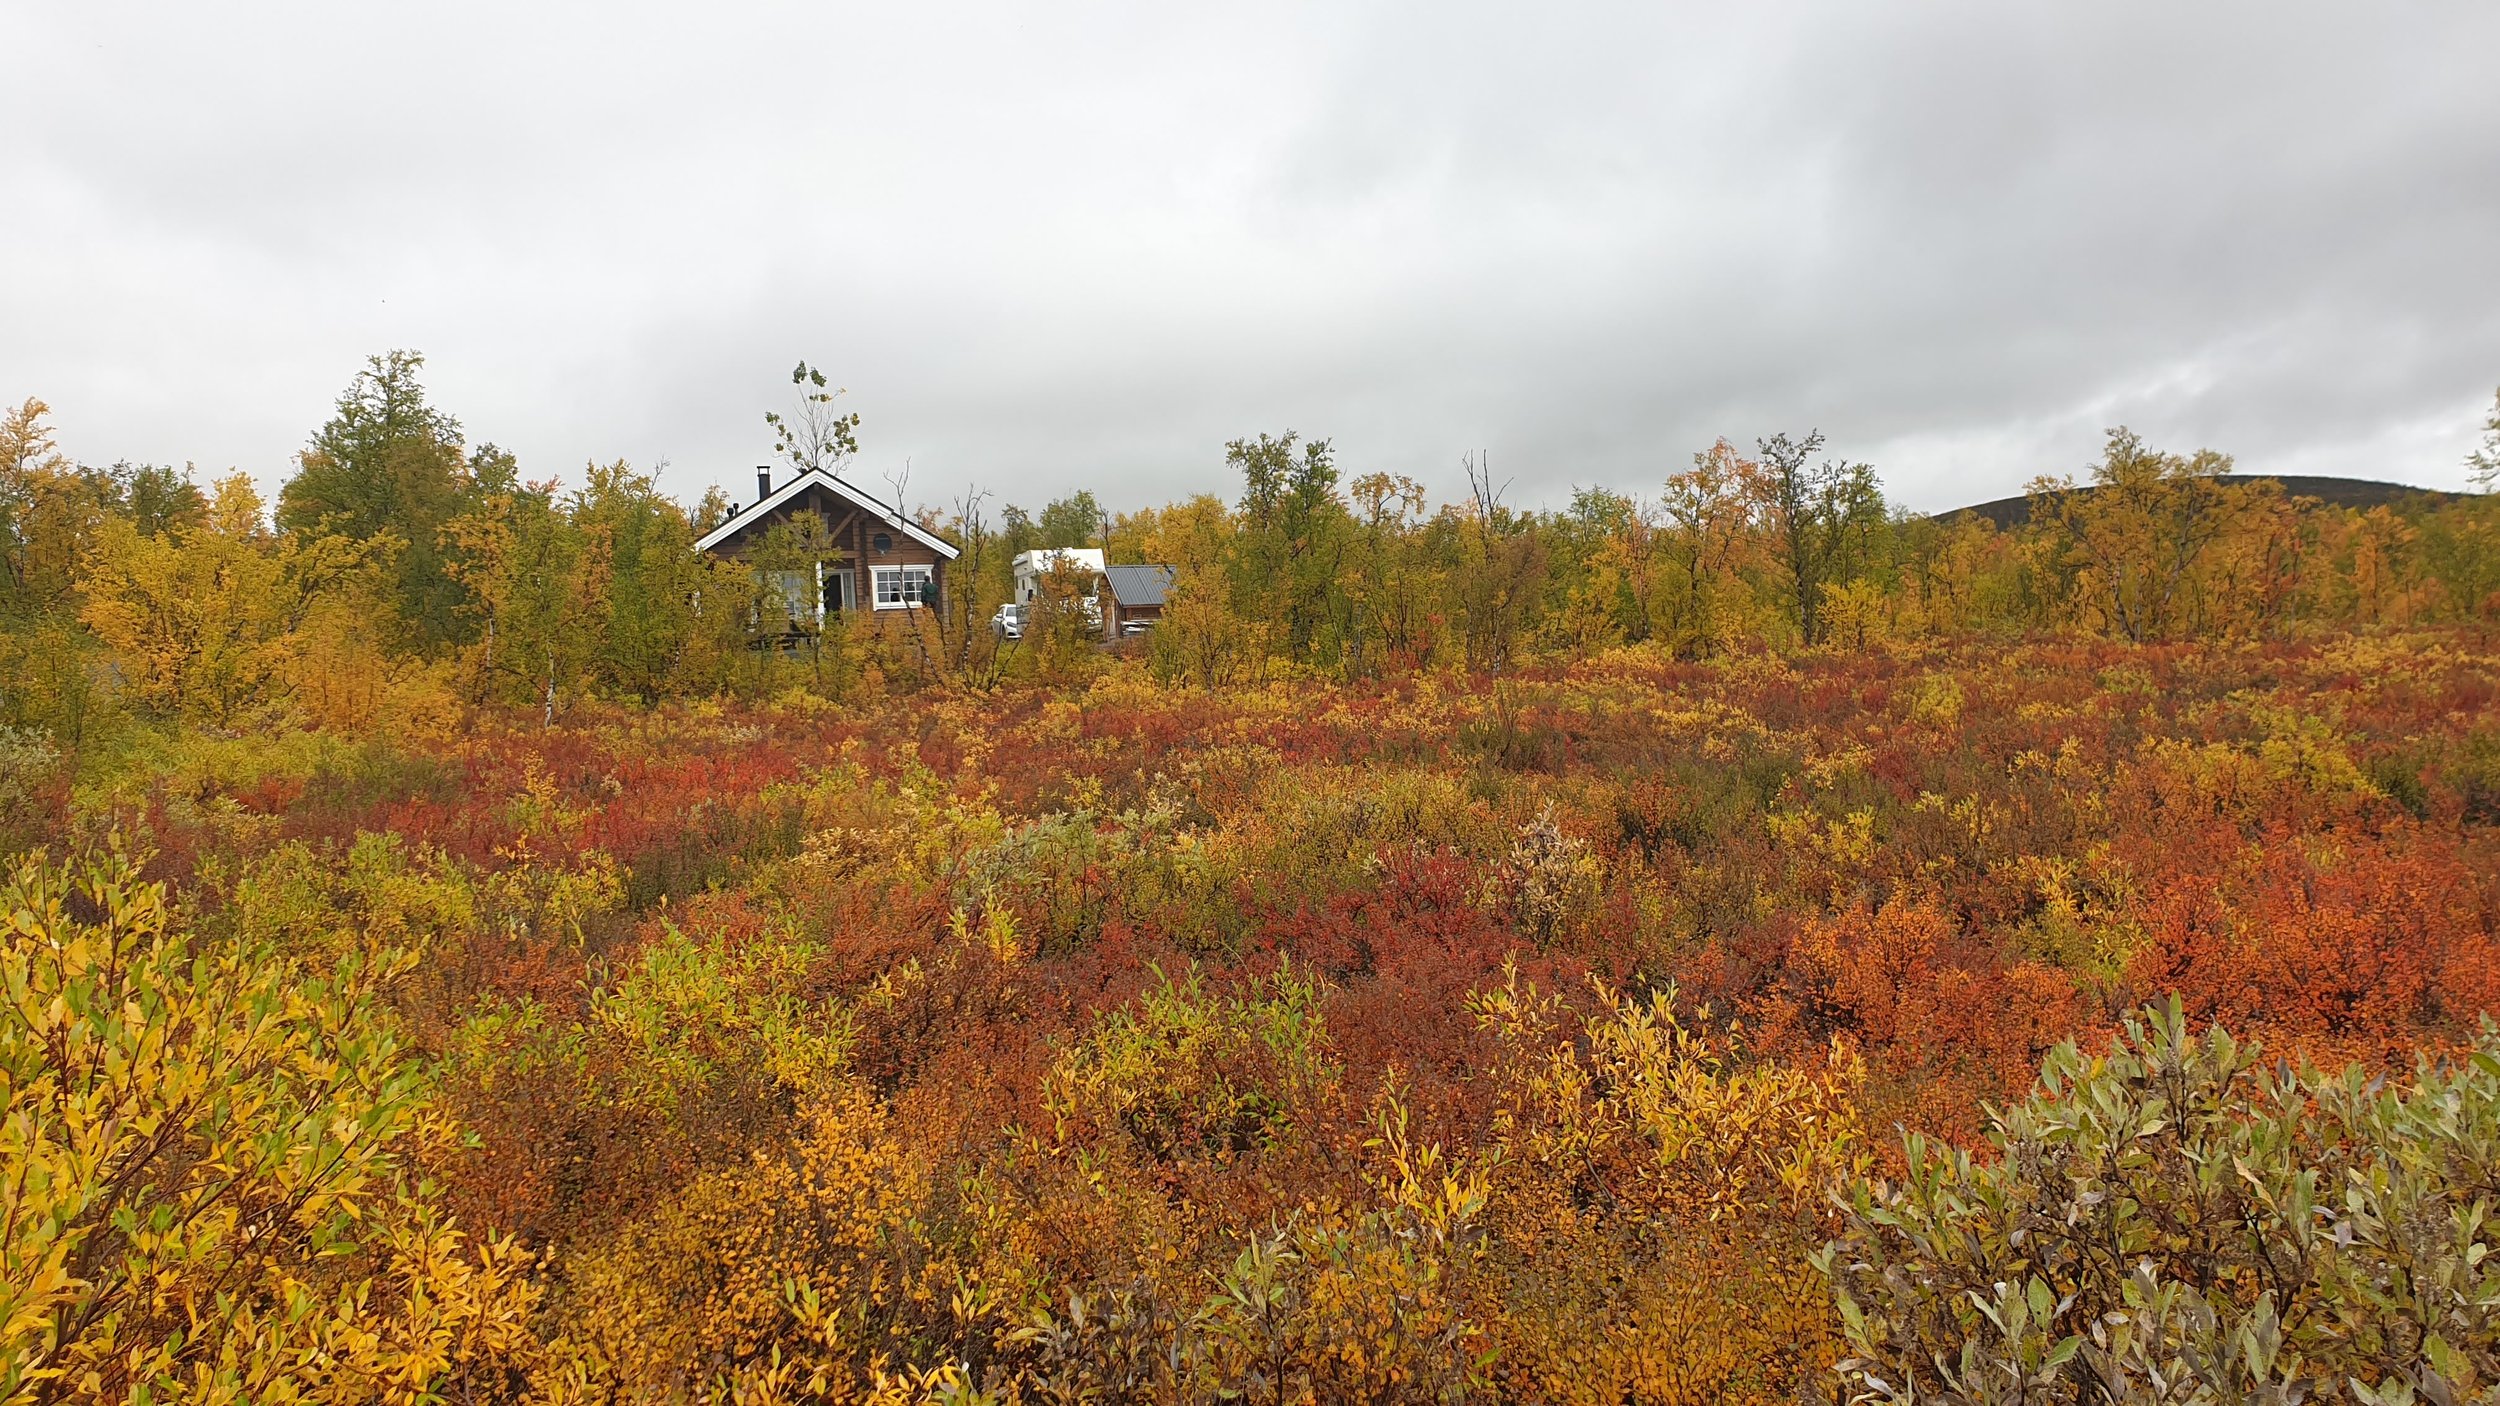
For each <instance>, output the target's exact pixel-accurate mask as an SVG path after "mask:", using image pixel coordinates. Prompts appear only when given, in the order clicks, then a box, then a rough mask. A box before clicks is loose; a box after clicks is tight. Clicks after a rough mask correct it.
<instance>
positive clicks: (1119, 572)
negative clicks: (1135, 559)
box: [1102, 566, 1172, 606]
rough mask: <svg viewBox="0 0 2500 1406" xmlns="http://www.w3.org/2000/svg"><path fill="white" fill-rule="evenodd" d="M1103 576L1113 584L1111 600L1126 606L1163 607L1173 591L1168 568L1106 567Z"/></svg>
mask: <svg viewBox="0 0 2500 1406" xmlns="http://www.w3.org/2000/svg"><path fill="white" fill-rule="evenodd" d="M1102 574H1103V579H1105V580H1107V581H1109V582H1110V583H1111V598H1112V599H1113V600H1116V601H1118V602H1119V603H1120V604H1122V605H1124V606H1141V605H1161V604H1163V595H1164V593H1165V592H1166V591H1169V590H1171V589H1172V568H1170V567H1168V566H1106V567H1104V568H1103V569H1102Z"/></svg>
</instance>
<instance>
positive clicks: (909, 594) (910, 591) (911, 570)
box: [869, 566, 929, 610]
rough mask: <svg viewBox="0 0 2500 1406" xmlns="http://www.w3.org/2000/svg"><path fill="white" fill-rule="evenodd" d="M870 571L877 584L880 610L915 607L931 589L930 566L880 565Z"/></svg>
mask: <svg viewBox="0 0 2500 1406" xmlns="http://www.w3.org/2000/svg"><path fill="white" fill-rule="evenodd" d="M869 571H870V575H871V578H872V579H873V580H874V582H875V584H876V588H877V609H879V610H910V609H914V608H916V607H918V606H919V604H920V598H921V595H922V594H923V593H924V592H926V591H927V590H928V589H929V568H927V567H925V566H878V567H871V568H869Z"/></svg>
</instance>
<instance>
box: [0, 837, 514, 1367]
mask: <svg viewBox="0 0 2500 1406" xmlns="http://www.w3.org/2000/svg"><path fill="white" fill-rule="evenodd" d="M404 966H405V961H404V959H401V958H396V957H379V958H375V959H371V960H368V961H362V962H358V961H354V960H351V961H348V962H345V963H342V964H341V965H340V966H339V967H338V968H337V969H336V970H335V971H334V972H332V973H330V974H328V975H323V974H320V973H316V972H311V971H306V970H302V969H299V968H297V967H296V966H295V965H294V964H292V963H289V962H287V961H285V960H284V959H283V958H282V957H280V956H279V955H278V954H277V953H275V952H274V951H270V950H257V951H246V950H242V949H239V948H219V947H215V946H209V945H203V944H195V943H193V942H192V941H190V940H189V939H187V938H185V937H183V936H181V935H179V934H177V933H175V932H174V931H172V929H171V927H170V925H169V921H168V915H167V911H166V904H165V894H164V890H163V888H162V887H161V886H158V885H152V884H143V883H140V882H139V881H138V880H137V879H136V877H135V874H134V872H133V869H132V866H131V864H130V863H129V861H128V860H126V859H124V858H121V857H119V856H115V857H111V858H107V859H103V860H99V861H95V862H93V863H91V864H89V865H88V866H86V867H85V868H83V869H81V870H77V871H72V870H69V869H64V868H56V867H50V866H47V865H44V864H41V863H34V862H30V863H27V864H24V865H22V866H21V867H19V868H18V870H17V871H16V872H15V874H14V875H13V876H11V877H10V878H9V879H8V880H7V881H6V883H5V884H0V999H4V1000H5V1004H0V1080H5V1084H6V1088H7V1091H8V1111H7V1117H6V1121H5V1123H0V1167H5V1168H6V1169H7V1170H6V1174H5V1179H4V1180H0V1227H4V1228H5V1229H4V1232H0V1399H6V1400H10V1401H16V1400H22V1399H29V1398H31V1399H35V1400H50V1401H72V1400H74V1401H154V1402H183V1403H194V1402H239V1401H258V1402H269V1401H298V1400H304V1401H309V1400H319V1401H325V1402H393V1403H415V1402H418V1401H423V1400H430V1399H432V1397H431V1396H430V1393H431V1392H433V1391H435V1390H436V1389H437V1388H439V1387H441V1386H443V1385H444V1384H445V1383H447V1382H449V1381H452V1380H455V1379H460V1378H463V1377H467V1376H469V1375H471V1374H483V1375H488V1376H496V1375H500V1372H501V1368H500V1366H499V1363H500V1361H501V1360H502V1359H504V1358H506V1357H507V1356H517V1355H519V1354H522V1353H523V1352H524V1350H525V1349H526V1348H527V1346H528V1345H529V1343H530V1341H531V1339H530V1336H529V1333H528V1327H527V1318H528V1314H529V1312H530V1309H531V1306H532V1303H533V1301H534V1297H535V1290H534V1289H533V1288H532V1287H531V1285H530V1283H529V1281H528V1279H527V1271H528V1269H529V1260H528V1257H527V1256H526V1255H523V1254H521V1253H519V1252H518V1251H516V1250H515V1249H514V1248H513V1247H512V1246H511V1245H510V1244H509V1243H496V1242H489V1243H485V1244H481V1245H477V1246H474V1247H473V1246H470V1245H468V1244H466V1243H464V1240H463V1237H462V1235H461V1233H460V1231H459V1230H458V1229H457V1228H455V1227H454V1226H452V1225H451V1224H449V1223H448V1222H447V1221H446V1220H445V1219H443V1218H442V1217H441V1216H439V1215H438V1214H436V1213H435V1212H434V1211H433V1210H432V1209H431V1208H429V1207H428V1206H427V1205H426V1204H425V1203H424V1201H423V1199H422V1195H423V1193H422V1192H421V1191H419V1190H416V1189H412V1188H411V1186H410V1185H409V1180H408V1171H407V1168H406V1166H405V1165H404V1161H403V1156H404V1153H405V1151H406V1150H407V1149H408V1148H409V1147H411V1146H412V1145H413V1144H415V1143H417V1142H419V1141H420V1140H422V1139H425V1138H427V1137H440V1136H443V1135H445V1134H446V1133H447V1132H448V1130H447V1129H444V1128H442V1127H440V1126H439V1125H438V1124H437V1123H436V1121H435V1120H433V1119H432V1118H431V1116H430V1115H429V1113H428V1111H427V1107H426V1103H425V1089H424V1084H423V1077H422V1074H421V1072H420V1071H419V1069H418V1068H417V1067H416V1065H415V1064H414V1062H413V1061H410V1060H408V1059H406V1058H405V1057H404V1056H403V1055H402V1052H401V1050H400V1048H399V1046H398V1044H397V1042H396V1040H395V1039H394V1038H393V1037H392V1036H391V1035H390V1034H389V1033H388V1031H387V1030H386V1029H385V1028H384V1027H383V1025H382V1023H381V1021H380V1019H379V1017H378V1016H377V1014H376V1011H375V1008H374V1005H373V1001H374V996H375V992H376V988H377V987H378V986H379V984H380V983H381V982H383V981H384V980H386V979H387V978H388V977H389V976H390V975H392V974H393V973H394V972H395V971H397V970H400V969H402V968H403V967H404Z"/></svg>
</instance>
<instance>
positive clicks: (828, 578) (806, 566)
mask: <svg viewBox="0 0 2500 1406" xmlns="http://www.w3.org/2000/svg"><path fill="white" fill-rule="evenodd" d="M807 514H812V515H813V519H812V521H811V520H809V519H808V518H806V517H805V516H803V515H807ZM784 524H789V525H792V526H793V527H794V528H796V529H797V531H795V532H794V533H793V534H788V535H785V536H783V537H781V538H780V539H779V540H777V541H776V540H774V538H773V529H774V528H775V527H777V526H781V525H784ZM819 529H821V531H820V530H819ZM768 543H769V544H770V548H771V549H770V550H759V549H763V548H766V547H767V545H768ZM694 545H695V550H697V551H700V552H708V553H710V554H711V555H713V556H717V557H722V558H725V559H728V560H733V561H746V560H753V561H755V562H756V572H757V575H758V577H759V578H761V581H762V584H763V585H764V587H765V604H764V607H763V609H764V611H766V612H769V613H772V614H776V615H781V616H782V617H783V618H782V619H780V620H772V619H759V620H758V621H757V622H756V623H757V631H758V633H759V634H761V635H764V636H766V637H771V636H775V635H781V634H788V633H794V632H797V631H800V630H803V629H807V628H822V626H823V625H824V622H825V617H826V616H827V615H830V614H835V613H842V614H844V615H845V616H846V617H847V622H846V623H849V624H850V625H851V627H852V628H854V629H857V628H861V627H862V626H864V627H866V628H868V629H871V630H876V631H879V632H885V631H888V630H892V629H895V628H897V627H900V628H902V629H904V630H907V631H912V632H916V631H918V630H919V629H920V628H921V622H922V620H923V618H924V617H925V616H926V614H927V613H928V612H930V611H933V610H934V609H935V608H936V606H937V605H938V604H939V603H940V602H942V601H944V600H945V599H946V567H947V564H948V563H949V562H952V561H953V560H954V559H955V557H956V548H955V547H954V545H953V544H952V543H949V542H947V541H946V540H945V539H943V538H941V537H939V536H938V535H937V534H936V533H933V532H930V531H928V530H927V529H925V528H923V527H921V526H920V525H919V524H918V523H915V522H913V521H912V520H911V518H910V517H909V516H907V515H906V514H904V513H903V512H902V511H901V510H900V509H898V508H894V507H891V506H889V505H887V504H885V503H882V502H880V501H878V499H877V498H876V496H875V495H873V494H871V493H869V492H868V491H867V490H866V489H863V488H861V487H860V486H859V485H858V484H855V483H852V482H851V481H850V480H848V479H846V478H843V477H842V476H841V475H840V474H837V473H834V472H832V471H831V470H827V469H808V470H804V471H802V472H800V473H799V474H797V475H795V476H793V477H792V478H790V479H789V480H788V481H787V482H785V483H783V484H781V485H780V486H779V487H775V486H774V485H773V473H772V469H771V467H770V466H769V465H759V466H757V468H756V470H755V503H754V504H753V506H751V507H748V508H745V509H740V508H738V507H736V506H735V505H732V507H731V508H730V510H729V516H728V517H726V518H724V519H722V520H721V523H720V525H719V526H717V527H715V528H713V529H712V530H711V531H709V532H707V533H705V534H703V536H702V538H701V539H699V540H698V541H697V542H696V543H695V544H694ZM777 627H778V628H777Z"/></svg>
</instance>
